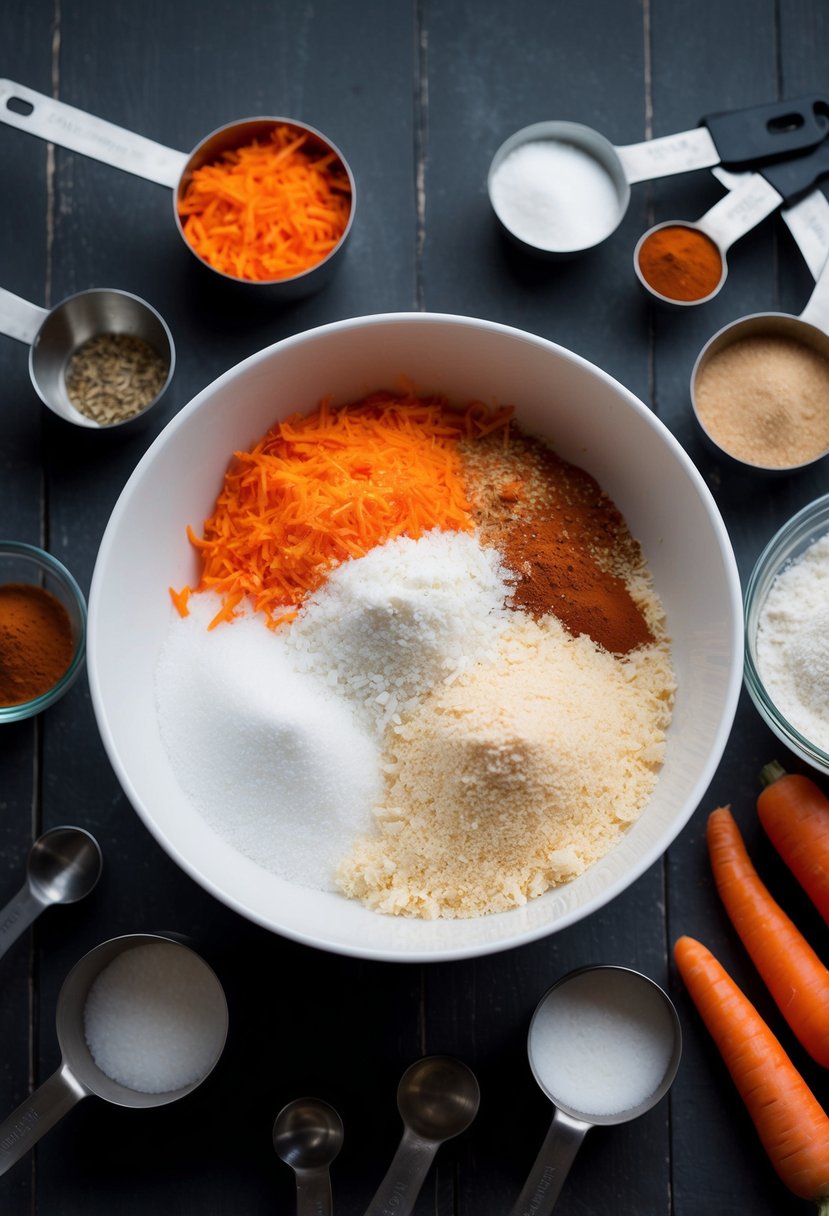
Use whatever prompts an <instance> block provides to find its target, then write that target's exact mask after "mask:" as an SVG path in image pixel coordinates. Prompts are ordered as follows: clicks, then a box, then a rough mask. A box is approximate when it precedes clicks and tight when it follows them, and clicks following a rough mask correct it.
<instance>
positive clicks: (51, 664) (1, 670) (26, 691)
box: [0, 583, 75, 706]
mask: <svg viewBox="0 0 829 1216" xmlns="http://www.w3.org/2000/svg"><path fill="white" fill-rule="evenodd" d="M74 649H75V639H74V637H73V634H72V622H71V621H70V620H69V614H68V612H67V611H66V609H65V608H64V606H63V604H61V603H60V601H59V600H57V599H56V598H55V597H54V596H53V595H52V594H51V593H50V592H48V591H45V590H44V589H43V588H42V587H37V586H35V585H33V584H30V583H4V584H3V585H2V586H0V706H6V705H23V704H24V703H25V702H26V701H33V700H34V699H35V697H41V696H43V694H44V693H47V692H48V691H49V689H50V688H53V687H54V686H55V684H57V682H58V680H59V679H60V678H61V676H62V675H63V674H64V673H65V672H66V670H67V669H68V667H69V664H70V663H71V662H72V655H73V653H74Z"/></svg>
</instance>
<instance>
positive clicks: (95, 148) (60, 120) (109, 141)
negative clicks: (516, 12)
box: [0, 80, 357, 302]
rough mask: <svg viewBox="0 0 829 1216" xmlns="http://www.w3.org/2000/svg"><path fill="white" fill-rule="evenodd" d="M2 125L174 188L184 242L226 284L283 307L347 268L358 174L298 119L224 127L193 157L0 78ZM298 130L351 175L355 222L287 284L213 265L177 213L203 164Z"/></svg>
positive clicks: (248, 121)
mask: <svg viewBox="0 0 829 1216" xmlns="http://www.w3.org/2000/svg"><path fill="white" fill-rule="evenodd" d="M0 121H1V122H4V123H6V124H7V125H9V126H12V127H16V128H17V129H18V130H20V131H28V132H29V133H30V134H31V135H37V136H39V137H40V138H41V139H46V140H49V142H50V143H53V144H57V145H58V146H59V147H61V148H67V149H69V150H70V151H72V152H80V153H81V154H82V155H84V156H89V157H91V158H92V159H93V160H99V161H101V162H103V164H105V165H111V166H112V167H113V168H116V169H123V170H124V172H126V173H133V174H135V176H136V177H142V178H144V179H145V180H147V181H151V182H155V183H156V184H157V185H160V186H169V187H171V188H172V190H173V218H174V220H175V224H176V228H177V229H178V232H179V236H180V237H181V239H182V241H183V242H184V244H185V245H186V247H187V249H188V250H189V251H190V253H191V254H192V255H193V256H194V257H195V258H196V260H197V261H198V262H199V264H200V265H201V266H204V267H206V269H208V270H209V271H211V273H213V274H215V275H218V277H219V278H220V279H222V280H224V281H225V282H228V283H235V284H239V285H241V286H242V287H244V288H246V289H250V290H254V291H256V292H258V293H262V292H264V293H267V294H268V295H269V296H270V297H272V298H273V299H275V300H279V301H280V302H287V301H290V300H296V299H300V298H301V297H302V296H305V295H308V294H309V293H310V292H312V291H316V290H317V289H318V288H320V287H322V286H323V285H324V284H325V283H327V282H328V280H329V279H330V277H331V276H332V275H333V273H334V271H335V270H336V269H337V267H338V266H339V264H340V259H341V257H342V254H343V251H344V249H345V245H346V241H347V239H348V235H349V233H350V231H351V227H352V224H353V222H354V213H355V207H356V202H357V186H356V182H355V180H354V175H353V173H352V172H351V168H350V167H349V165H348V162H347V161H346V159H345V157H344V156H343V154H342V153H341V152H340V150H339V148H337V147H336V145H335V144H333V143H332V142H331V140H330V139H328V138H327V137H326V136H325V135H323V134H322V132H321V131H318V130H317V129H316V127H312V126H309V125H308V124H307V123H304V122H299V121H298V120H297V119H294V118H269V117H256V118H247V119H241V120H238V121H235V122H231V123H226V124H225V125H224V126H221V127H217V129H216V130H215V131H212V132H211V133H210V134H209V135H207V136H205V138H204V139H202V140H201V142H200V143H198V144H197V145H196V147H195V148H194V149H193V150H192V152H189V153H187V152H177V151H175V150H174V149H172V148H167V147H165V146H164V145H163V144H159V143H156V142H155V141H154V140H151V139H146V138H145V137H144V136H143V135H136V134H135V133H133V132H132V131H127V130H125V129H124V128H123V127H119V126H116V125H115V124H114V123H111V122H107V121H106V120H105V119H102V118H97V117H95V116H94V115H92V114H87V113H86V112H85V111H84V110H79V109H77V108H76V107H75V106H70V105H67V104H66V102H63V101H55V100H54V98H52V97H47V96H45V95H44V94H43V93H38V92H36V91H35V90H34V89H29V88H27V87H26V86H25V85H22V84H17V83H15V82H14V81H11V80H0ZM283 125H284V126H289V127H293V128H294V129H295V130H296V131H297V132H302V133H303V134H304V135H305V136H306V137H307V138H308V141H309V144H310V146H312V147H316V148H320V149H322V150H323V151H324V152H325V153H333V155H334V156H335V157H336V158H337V160H338V161H339V163H340V164H341V165H342V167H343V169H344V171H345V173H346V176H347V177H348V182H349V187H350V190H351V208H350V212H349V217H348V223H347V224H346V227H345V230H344V232H343V234H342V236H341V237H340V239H339V241H338V243H337V245H336V246H335V247H334V249H332V250H331V252H330V253H328V255H327V256H326V257H325V258H323V259H322V260H321V261H320V262H317V263H316V264H315V265H314V266H311V267H310V268H309V269H307V270H304V271H302V272H301V273H300V274H296V275H292V276H290V277H288V278H284V279H272V280H266V281H255V282H254V281H251V280H247V279H239V278H234V277H233V276H232V275H228V274H225V273H224V272H223V271H221V270H216V269H215V267H213V266H211V265H210V264H209V263H208V262H206V261H205V259H204V258H202V257H201V255H200V254H198V253H197V252H196V250H195V249H194V248H193V247H192V245H191V244H190V242H189V241H188V240H187V238H186V236H185V235H184V228H183V225H182V223H181V218H180V216H179V213H178V203H179V200H180V199H181V197H182V195H183V193H184V191H185V190H186V188H187V186H188V183H189V181H190V178H191V177H192V175H193V172H194V171H195V170H196V169H199V168H201V166H202V165H206V164H211V163H212V162H214V161H216V160H218V159H219V158H220V157H221V156H222V154H223V153H224V152H227V151H230V150H231V149H233V148H239V147H242V146H243V145H245V144H249V143H251V142H253V141H254V140H256V139H263V138H266V137H267V136H268V135H270V133H271V131H273V129H274V128H275V127H278V126H283Z"/></svg>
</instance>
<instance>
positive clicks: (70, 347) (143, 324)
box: [0, 287, 176, 430]
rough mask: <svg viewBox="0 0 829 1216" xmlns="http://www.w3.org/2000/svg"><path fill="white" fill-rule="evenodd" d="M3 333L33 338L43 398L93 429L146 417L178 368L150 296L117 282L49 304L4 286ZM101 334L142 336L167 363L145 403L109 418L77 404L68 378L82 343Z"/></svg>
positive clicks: (32, 361)
mask: <svg viewBox="0 0 829 1216" xmlns="http://www.w3.org/2000/svg"><path fill="white" fill-rule="evenodd" d="M0 333H2V334H5V335H6V337H8V338H16V339H17V341H18V342H25V343H27V344H28V346H29V376H30V378H31V381H32V384H33V386H34V389H35V392H36V393H37V395H38V397H40V400H41V401H42V402H43V404H44V405H47V406H48V407H49V409H50V410H51V411H52V412H53V413H54V414H57V415H58V417H59V418H63V419H64V421H65V422H71V423H74V425H75V426H82V427H87V428H89V429H91V430H111V429H113V428H116V427H123V426H128V425H129V424H130V423H134V422H136V421H138V420H139V419H141V420H143V419H144V418H145V417H146V415H147V412H148V411H149V410H151V409H152V407H153V406H154V405H155V404H156V403H157V402H158V401H159V400H160V399H161V397H162V396H163V394H164V393H165V392H166V390H167V386H168V384H169V383H170V380H171V379H172V376H173V370H174V368H175V362H176V356H175V347H174V345H173V336H172V334H171V333H170V330H169V329H168V327H167V323H166V322H165V321H164V319H163V318H162V317H161V316H160V315H159V313H157V312H156V310H155V309H154V308H153V307H152V306H151V305H150V304H148V303H147V302H146V300H142V299H141V298H140V297H139V296H134V295H131V294H130V293H129V292H127V291H118V290H116V289H115V288H109V287H93V288H90V289H89V290H88V291H80V292H78V293H77V294H76V295H73V296H69V297H68V298H67V299H65V300H62V301H61V303H60V304H57V305H55V307H54V308H51V309H46V308H40V307H39V306H38V305H37V304H31V303H29V301H28V300H24V299H22V298H21V297H20V296H16V295H14V294H13V293H12V292H10V291H6V290H5V289H4V288H1V287H0ZM100 334H128V335H130V336H131V337H134V338H140V339H141V340H142V341H144V342H146V343H147V344H148V345H149V346H151V347H152V348H153V349H154V350H155V352H156V354H158V355H159V357H160V358H161V359H162V360H163V362H164V364H165V365H166V368H167V376H166V379H165V381H164V384H163V385H162V387H161V388H160V390H159V391H158V392H157V393H156V395H155V396H154V397H153V399H152V400H151V401H148V402H147V404H146V405H145V406H144V407H143V409H141V410H139V411H138V413H136V414H132V415H130V417H128V418H123V419H116V420H115V421H113V422H108V423H101V422H96V421H95V419H93V418H87V417H86V415H85V414H82V413H81V412H80V410H78V409H76V408H75V406H74V405H73V404H72V402H71V401H70V399H69V394H68V392H67V389H66V379H65V376H66V368H67V364H68V363H69V360H70V359H71V357H72V355H73V354H74V353H75V351H76V350H77V349H78V347H79V346H81V345H82V344H83V343H84V342H86V341H87V340H88V339H89V338H93V337H96V336H98V335H100Z"/></svg>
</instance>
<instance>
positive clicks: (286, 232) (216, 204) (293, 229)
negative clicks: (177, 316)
mask: <svg viewBox="0 0 829 1216" xmlns="http://www.w3.org/2000/svg"><path fill="white" fill-rule="evenodd" d="M178 213H179V217H180V218H181V221H182V230H183V232H184V235H185V237H186V239H187V241H188V242H189V244H190V245H191V246H192V248H193V249H194V250H195V252H196V253H197V254H198V255H199V256H200V257H202V258H204V260H205V261H206V262H207V263H208V264H209V265H210V266H212V267H213V269H214V270H219V271H222V272H223V273H224V274H228V275H231V276H233V278H237V279H247V280H252V281H256V282H263V281H269V280H274V279H286V278H291V277H292V276H293V275H297V274H301V273H302V272H303V271H305V270H308V269H310V267H312V266H315V265H316V264H317V263H318V262H321V261H323V259H324V258H326V257H327V256H328V254H329V253H331V251H332V250H333V249H334V248H335V247H336V245H337V244H338V243H339V241H340V238H341V237H342V235H343V232H344V231H345V229H346V226H347V224H348V218H349V215H350V213H351V185H350V183H349V179H348V174H347V173H346V170H345V168H344V166H343V165H342V163H341V161H340V160H339V159H338V158H337V157H336V156H335V155H334V154H333V153H330V152H327V151H325V150H324V149H322V148H317V147H314V144H313V141H312V138H311V136H310V135H309V134H308V133H307V132H304V131H298V130H297V129H296V128H294V127H291V126H289V125H287V124H279V125H278V126H276V127H274V129H273V131H272V132H271V133H270V137H269V138H268V139H267V140H264V141H262V140H254V142H253V143H250V144H246V145H244V146H243V147H241V148H233V149H231V150H229V151H227V152H225V153H223V154H222V156H221V158H220V159H219V160H217V161H215V162H213V163H211V164H207V165H202V166H201V167H200V168H198V169H194V170H193V173H192V175H191V177H190V179H189V181H188V182H187V184H186V186H185V188H184V191H183V193H182V196H181V198H180V199H179V202H178Z"/></svg>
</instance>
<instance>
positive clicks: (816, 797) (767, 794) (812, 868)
mask: <svg viewBox="0 0 829 1216" xmlns="http://www.w3.org/2000/svg"><path fill="white" fill-rule="evenodd" d="M760 780H761V781H762V782H763V784H764V786H765V789H763V790H762V791H761V793H760V795H759V796H758V798H757V814H758V815H759V816H760V822H761V823H762V825H763V827H764V829H765V831H766V834H767V836H768V838H769V840H770V841H771V842H772V844H773V845H774V847H775V848H776V849H777V851H778V853H779V854H780V856H781V857H782V858H783V860H784V861H785V863H786V865H787V866H788V867H789V869H790V870H791V872H792V874H794V876H795V878H796V879H797V881H798V882H799V883H800V885H801V887H803V890H804V891H805V892H806V894H807V895H808V896H809V898H810V899H811V901H812V903H813V904H814V905H815V907H816V908H817V910H818V911H819V912H820V914H821V916H822V917H823V919H824V920H825V921H826V923H827V925H829V798H827V797H826V795H825V794H824V793H823V791H822V790H821V789H820V787H819V786H818V785H816V784H815V782H814V781H812V780H811V779H810V778H809V777H803V776H801V775H800V774H798V773H787V772H785V771H784V770H783V768H782V766H781V765H779V764H778V763H777V761H776V760H773V761H772V762H771V763H770V764H767V765H766V766H765V768H764V769H763V771H762V772H761V774H760Z"/></svg>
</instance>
